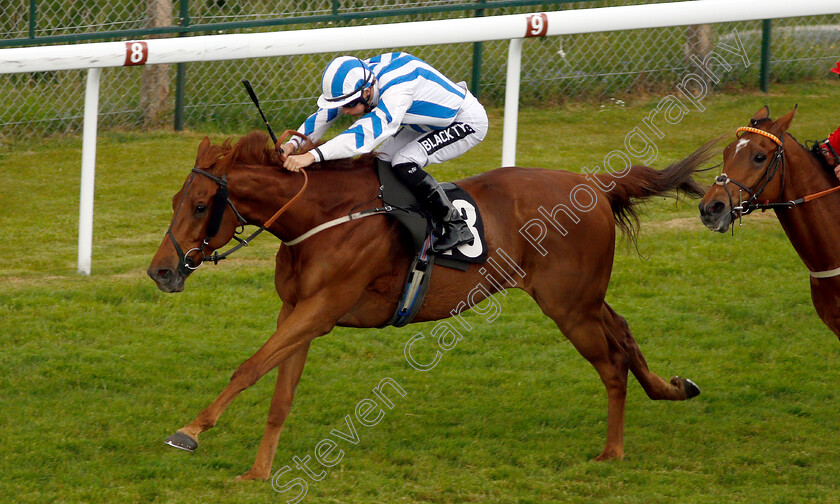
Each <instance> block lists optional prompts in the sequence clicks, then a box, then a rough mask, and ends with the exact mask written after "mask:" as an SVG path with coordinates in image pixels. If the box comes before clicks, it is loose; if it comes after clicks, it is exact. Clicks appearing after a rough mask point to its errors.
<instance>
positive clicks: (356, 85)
mask: <svg viewBox="0 0 840 504" xmlns="http://www.w3.org/2000/svg"><path fill="white" fill-rule="evenodd" d="M372 84H373V72H371V70H370V68H369V67H368V66H367V65H366V64H365V63H364V62H363V61H362V60H360V59H359V58H356V57H353V56H339V57H338V58H336V59H334V60H332V61H331V62H330V64H329V65H327V68H326V69H324V75H323V76H322V77H321V91H322V93H323V94H321V96H320V97H319V98H318V106H319V107H320V108H322V109H334V108H339V107H343V106H344V105H347V104H348V103H350V102H352V101H353V100H355V99H357V98H361V96H362V90H364V89H365V88H368V87H370V86H371V85H372Z"/></svg>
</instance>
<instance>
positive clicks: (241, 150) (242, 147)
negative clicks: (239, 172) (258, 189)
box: [196, 131, 375, 175]
mask: <svg viewBox="0 0 840 504" xmlns="http://www.w3.org/2000/svg"><path fill="white" fill-rule="evenodd" d="M318 145H320V144H314V143H311V142H309V144H308V145H306V146H305V147H304V148H303V149H301V150H300V152H297V154H303V153H305V152H309V151H310V150H312V149H314V148H315V147H317V146H318ZM374 158H375V156H374V154H373V153H369V154H362V155H361V156H357V157H355V158H343V159H335V160H327V161H322V162H320V163H314V164H312V165H310V166H309V167H308V168H307V171H311V170H318V171H325V170H337V171H347V170H352V169H372V168H373V166H374ZM236 164H247V165H262V166H270V167H273V168H276V169H282V166H283V157H282V156H281V154H280V152H279V151H277V150H276V149H275V148H274V144H273V142H272V141H271V139H270V138H269V136H268V135H267V134H265V133H263V132H262V131H252V132H250V133H248V134H246V135H245V136H243V137H242V138H240V139H239V140H238V141H237V142H236V144H232V143H231V140H230V139H229V138H228V139H226V140H225V141H224V142H222V143H221V144H220V145H211V146H210V147H208V148H207V149H204V150H203V151H200V152H199V156H198V159H197V160H196V166H198V167H199V168H203V169H211V168H212V169H213V172H215V173H216V174H217V175H223V174H225V173H227V172H228V171H230V169H231V168H232V167H233V166H234V165H236Z"/></svg>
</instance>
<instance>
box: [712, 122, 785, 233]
mask: <svg viewBox="0 0 840 504" xmlns="http://www.w3.org/2000/svg"><path fill="white" fill-rule="evenodd" d="M739 133H755V134H757V135H761V136H764V137H766V138H769V139H770V140H772V141H773V142H775V143H776V145H777V146H778V147H777V148H776V153H775V154H774V155H773V158H772V159H771V160H770V162H769V163H768V164H767V168H765V169H764V173H763V174H762V175H761V178H760V179H759V180H758V182H757V183H756V184H755V186H756V187H758V186H760V187H759V188H758V189H750V188H749V187H747V186H746V185H744V184H742V183H741V182H738V181H737V180H733V179H731V178H729V176H728V175H727V174H726V173H721V174H720V175H718V177H717V178H715V185H719V186H723V189H724V191H726V196H727V197H728V198H729V208H730V213H731V214H732V216H733V217H740V216H741V215H749V214H750V213H752V212H753V211H754V210H762V209H768V208H779V207H790V206H793V205H796V204H798V203H796V202H794V201H790V202H785V203H770V202H769V201H768V202H765V203H756V200H758V197H759V196H760V195H761V193H762V192H764V189H766V188H767V185H768V184H770V182H771V181H772V180H773V178H774V177H775V176H776V174H777V173H778V171H779V168H781V171H782V175H781V177H782V182H781V183H782V190H780V191H779V193H780V194H781V193H782V192H783V190H784V183H785V167H786V158H785V141H784V135H782V138H781V139H780V138H779V137H777V136H776V135H773V134H772V133H768V132H766V131H764V130H760V129H758V128H753V127H750V126H743V127H741V128H738V129H737V130H735V136H736V137H738V138H740V135H739ZM730 182H731V183H733V184H735V185H736V186H738V188H739V197H738V199H739V200H741V198H740V192H741V191H743V192H745V193H747V194H748V195H749V198H748V199H747V200H741V201H740V204H739V205H738V206H734V205H733V204H732V193H731V192H730V191H729V185H728V184H729V183H730ZM762 182H763V183H762Z"/></svg>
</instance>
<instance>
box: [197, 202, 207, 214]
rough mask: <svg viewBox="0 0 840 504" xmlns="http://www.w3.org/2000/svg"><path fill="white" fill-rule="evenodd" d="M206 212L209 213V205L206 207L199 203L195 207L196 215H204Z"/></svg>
mask: <svg viewBox="0 0 840 504" xmlns="http://www.w3.org/2000/svg"><path fill="white" fill-rule="evenodd" d="M206 211H207V205H205V204H204V203H199V204H198V205H196V206H195V214H196V215H203V214H204V212H206Z"/></svg>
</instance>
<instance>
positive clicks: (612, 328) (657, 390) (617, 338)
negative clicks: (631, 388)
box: [601, 303, 700, 401]
mask: <svg viewBox="0 0 840 504" xmlns="http://www.w3.org/2000/svg"><path fill="white" fill-rule="evenodd" d="M601 315H602V317H603V319H604V322H605V323H606V325H607V328H608V331H609V332H608V335H609V336H610V338H611V340H612V341H613V344H614V345H615V346H617V347H619V348H621V350H622V351H623V352H624V354H625V355H626V356H627V360H628V364H629V366H630V370H631V371H632V372H633V376H635V377H636V379H637V380H639V383H640V384H641V385H642V388H643V389H644V390H645V392H646V393H647V395H648V397H650V398H651V399H654V400H660V399H664V400H669V401H682V400H685V399H691V398H692V397H695V396H697V395H698V394H700V388H699V387H697V385H695V384H694V382H692V381H691V380H687V379H684V378H678V377H676V376H675V377H673V378H671V380H670V382H666V381H665V380H663V379H662V378H660V377H659V376H657V375H656V374H655V373H653V372H652V371H651V370H650V369H649V368H648V365H647V361H646V360H645V357H644V355H642V351H641V350H640V349H639V345H638V344H637V343H636V340H635V339H634V338H633V335H632V334H631V333H630V327H629V326H628V325H627V321H626V320H624V317H622V316H621V315H619V314H618V313H616V312H615V310H613V309H612V307H610V305H608V304H607V303H604V304H603V306H602V308H601Z"/></svg>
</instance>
